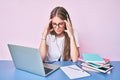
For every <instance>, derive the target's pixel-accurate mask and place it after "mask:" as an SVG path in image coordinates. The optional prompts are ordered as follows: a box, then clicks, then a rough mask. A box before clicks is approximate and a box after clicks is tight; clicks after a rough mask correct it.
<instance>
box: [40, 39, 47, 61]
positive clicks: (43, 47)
mask: <svg viewBox="0 0 120 80" xmlns="http://www.w3.org/2000/svg"><path fill="white" fill-rule="evenodd" d="M40 52H41V57H42V60H43V61H45V58H46V56H47V52H48V47H47V45H46V38H45V37H42V40H41V43H40Z"/></svg>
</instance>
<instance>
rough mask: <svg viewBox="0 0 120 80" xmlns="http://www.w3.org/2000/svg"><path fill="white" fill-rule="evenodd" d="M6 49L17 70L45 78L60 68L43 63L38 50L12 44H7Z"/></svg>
mask: <svg viewBox="0 0 120 80" xmlns="http://www.w3.org/2000/svg"><path fill="white" fill-rule="evenodd" d="M8 48H9V51H10V54H11V57H12V60H13V63H14V65H15V67H16V68H17V69H20V70H24V71H27V72H30V73H33V74H37V75H41V76H47V75H48V74H51V73H53V72H54V71H55V70H57V69H58V68H59V67H60V66H58V65H54V64H48V63H43V61H42V59H41V55H40V51H39V49H35V48H30V47H24V46H20V45H13V44H8Z"/></svg>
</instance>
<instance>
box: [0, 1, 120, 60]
mask: <svg viewBox="0 0 120 80" xmlns="http://www.w3.org/2000/svg"><path fill="white" fill-rule="evenodd" d="M56 6H63V7H65V8H66V9H67V10H68V12H69V13H70V16H71V19H72V23H73V27H74V28H75V29H77V30H78V32H79V41H80V46H81V47H80V51H81V53H98V54H99V55H100V56H101V57H107V58H109V59H110V60H120V58H119V56H120V0H0V59H1V60H11V56H10V53H9V50H8V47H7V44H8V43H11V44H19V45H24V46H29V47H34V48H39V45H40V40H41V34H42V32H43V29H44V26H45V25H46V23H47V22H48V19H49V15H50V12H51V10H52V9H53V8H54V7H56Z"/></svg>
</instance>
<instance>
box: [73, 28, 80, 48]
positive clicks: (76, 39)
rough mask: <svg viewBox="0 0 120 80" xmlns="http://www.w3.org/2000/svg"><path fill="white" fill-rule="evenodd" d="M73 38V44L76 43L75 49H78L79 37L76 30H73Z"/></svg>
mask: <svg viewBox="0 0 120 80" xmlns="http://www.w3.org/2000/svg"><path fill="white" fill-rule="evenodd" d="M74 37H75V42H76V45H77V47H80V44H79V36H78V32H77V31H76V30H74Z"/></svg>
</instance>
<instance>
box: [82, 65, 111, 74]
mask: <svg viewBox="0 0 120 80" xmlns="http://www.w3.org/2000/svg"><path fill="white" fill-rule="evenodd" d="M82 69H83V70H85V71H90V72H99V71H97V70H94V69H91V68H88V67H85V66H82ZM110 73H111V71H108V72H107V74H110Z"/></svg>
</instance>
